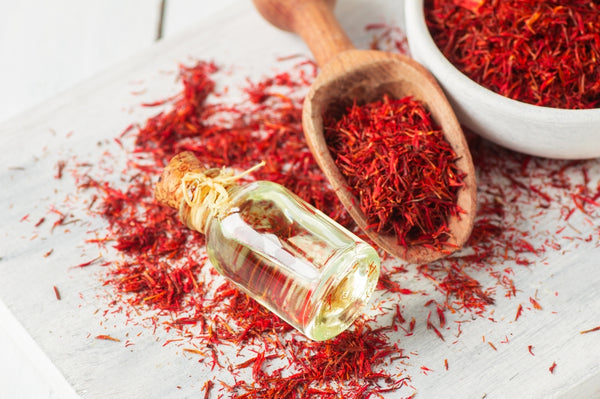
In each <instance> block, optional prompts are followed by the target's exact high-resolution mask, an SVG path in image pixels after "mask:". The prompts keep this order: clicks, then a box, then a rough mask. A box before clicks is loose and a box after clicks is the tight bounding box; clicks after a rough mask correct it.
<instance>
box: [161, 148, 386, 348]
mask: <svg viewBox="0 0 600 399" xmlns="http://www.w3.org/2000/svg"><path fill="white" fill-rule="evenodd" d="M201 170H202V168H201V166H200V165H199V163H198V160H197V159H196V158H195V156H194V155H193V154H191V153H189V152H185V153H181V154H179V155H177V156H176V157H174V158H173V159H172V160H171V162H170V163H169V165H168V166H167V168H166V169H165V171H164V172H163V175H162V176H161V179H160V180H159V182H158V184H157V186H156V192H155V195H156V198H157V199H158V200H159V201H160V202H162V203H164V204H166V205H170V206H173V207H176V208H178V209H179V215H180V217H181V220H182V222H183V223H185V224H186V225H187V226H188V227H190V228H192V229H195V230H198V231H200V232H201V233H204V234H205V237H206V249H207V252H208V256H209V259H210V261H211V263H212V265H213V266H214V267H215V268H216V269H217V271H218V272H219V273H221V274H222V275H223V276H225V277H226V278H228V279H229V280H230V281H232V282H233V283H234V284H235V285H236V286H237V287H238V288H239V289H241V290H242V291H244V292H245V293H247V294H248V295H250V296H251V297H252V298H254V299H255V300H257V301H258V302H259V303H261V304H262V305H263V306H265V307H267V308H268V309H269V310H271V311H272V312H274V313H275V314H277V315H278V316H279V317H281V318H282V319H283V320H285V321H286V322H288V323H289V324H291V325H292V326H294V327H295V328H296V329H297V330H299V331H300V332H302V333H303V334H304V335H306V336H307V337H308V338H311V339H313V340H317V341H322V340H327V339H330V338H333V337H335V336H336V335H338V334H339V333H341V332H342V331H344V330H345V329H346V328H348V326H350V325H351V324H352V322H353V321H354V320H355V319H356V318H357V317H358V316H359V315H360V313H361V310H362V309H363V307H364V306H365V305H366V303H367V302H368V300H369V297H370V296H371V294H372V293H373V291H374V289H375V286H376V284H377V280H378V278H379V268H380V259H379V256H378V255H377V252H376V251H375V250H374V249H373V248H372V247H371V246H370V245H368V244H367V243H365V242H364V241H363V240H361V239H360V238H359V237H357V236H355V235H354V234H352V233H351V232H349V231H348V230H346V229H345V228H344V227H342V226H340V225H339V224H338V223H337V222H335V221H333V220H332V219H331V218H329V217H328V216H326V215H325V214H323V213H322V212H321V211H319V210H317V209H316V208H314V207H313V206H311V205H309V204H307V203H306V202H305V201H303V200H302V199H300V198H299V197H297V196H296V195H295V194H293V193H292V192H290V191H289V190H287V189H286V188H285V187H283V186H281V185H279V184H276V183H273V182H268V181H254V182H250V183H246V184H242V185H238V184H237V183H231V180H232V179H229V180H228V181H229V183H227V184H224V185H223V186H222V187H224V188H225V191H226V192H227V194H226V195H225V196H226V197H227V198H226V201H224V202H223V203H222V204H220V205H219V206H213V205H214V204H213V205H210V206H209V205H207V204H206V203H205V204H204V206H197V205H196V204H197V203H198V202H199V201H202V199H205V197H206V196H208V195H212V196H214V197H215V198H216V197H219V196H221V195H216V194H215V193H216V189H215V188H214V186H211V184H213V183H207V186H211V187H210V188H207V186H203V188H202V189H200V188H199V186H198V180H196V179H195V178H191V179H190V178H189V176H193V175H194V174H195V173H196V172H198V171H201ZM215 173H219V171H215V170H211V171H206V172H204V173H203V174H202V175H201V176H207V175H211V174H212V175H214V174H215ZM233 178H234V179H235V178H237V177H233ZM182 179H183V180H182ZM208 179H209V180H210V176H208ZM217 180H218V178H217ZM186 182H187V183H186ZM198 194H200V195H198ZM199 196H201V197H203V198H199ZM192 197H195V198H194V199H195V202H194V203H191V201H190V198H192ZM221 197H222V196H221ZM213 199H214V198H213ZM221 199H222V198H221ZM209 202H210V203H214V201H212V200H211V201H209Z"/></svg>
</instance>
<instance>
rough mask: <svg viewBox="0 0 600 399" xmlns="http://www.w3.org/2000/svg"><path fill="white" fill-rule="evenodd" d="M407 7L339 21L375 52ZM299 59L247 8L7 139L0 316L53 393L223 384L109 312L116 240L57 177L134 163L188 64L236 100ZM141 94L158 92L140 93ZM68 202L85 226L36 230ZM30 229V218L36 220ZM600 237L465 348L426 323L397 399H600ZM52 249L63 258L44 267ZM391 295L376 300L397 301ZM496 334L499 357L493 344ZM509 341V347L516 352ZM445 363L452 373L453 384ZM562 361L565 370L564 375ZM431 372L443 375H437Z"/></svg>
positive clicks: (152, 54) (47, 107)
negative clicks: (413, 398)
mask: <svg viewBox="0 0 600 399" xmlns="http://www.w3.org/2000/svg"><path fill="white" fill-rule="evenodd" d="M402 7H403V4H402V2H398V1H391V0H380V1H375V2H374V1H367V0H344V1H340V2H339V4H338V8H337V12H338V14H339V16H340V19H341V20H342V24H343V25H344V26H345V27H346V28H347V29H348V31H349V34H350V36H351V37H352V39H353V40H354V41H355V42H356V43H357V44H358V45H359V47H365V46H366V45H367V44H368V43H369V41H370V39H371V34H370V33H368V32H365V31H364V29H363V28H364V26H365V25H366V24H368V23H372V22H389V23H396V24H401V22H402ZM296 53H305V54H306V53H307V50H306V47H305V46H304V45H303V44H302V42H301V41H300V40H299V39H298V38H297V37H295V36H293V35H290V34H285V33H282V32H279V31H277V30H275V29H274V28H272V27H271V26H269V25H267V24H266V23H265V22H264V21H263V20H262V19H261V18H260V17H259V16H258V15H257V14H256V13H255V12H254V10H253V9H252V8H251V4H250V2H239V3H236V4H235V7H232V8H229V9H227V11H226V12H223V13H221V14H219V15H218V16H217V17H215V18H212V19H211V20H209V21H206V22H205V23H204V24H202V25H201V26H198V27H197V28H196V29H194V30H192V31H188V32H186V33H185V34H184V35H182V36H179V37H175V38H172V39H168V40H165V41H164V42H162V43H159V44H157V45H155V46H153V47H152V48H151V49H149V50H148V51H146V52H144V53H142V54H139V55H138V56H135V57H133V58H130V59H128V60H127V61H126V62H124V63H122V64H120V65H118V66H116V67H115V68H113V69H110V70H108V71H106V72H104V73H102V74H100V75H98V76H96V77H95V78H94V79H92V80H90V81H87V82H85V83H83V84H81V85H79V86H77V87H76V88H74V89H72V90H70V91H69V92H67V93H65V94H63V95H61V96H58V97H56V98H54V99H53V100H51V101H49V102H47V103H45V104H44V105H43V106H41V107H38V108H36V109H34V110H32V111H28V112H26V113H24V114H21V115H19V116H18V117H16V118H15V119H12V120H10V121H8V122H6V123H4V124H3V125H2V126H0V144H1V148H2V158H1V159H0V186H1V187H2V191H0V200H1V203H2V209H1V210H0V223H1V224H0V225H1V226H2V227H1V229H0V257H1V259H0V282H2V284H0V300H1V302H2V303H3V304H4V306H3V307H0V311H2V312H4V313H5V314H6V313H10V314H11V315H12V316H14V318H13V317H10V316H5V317H3V320H9V321H10V320H12V322H11V324H7V325H5V326H2V327H3V328H4V329H6V330H8V331H9V332H10V334H11V335H12V336H13V337H23V333H24V332H26V333H27V334H28V336H29V338H31V339H29V338H17V339H16V341H17V344H18V345H20V347H21V348H20V349H19V350H20V351H21V352H22V353H24V356H28V357H30V358H32V359H34V360H36V361H38V364H39V365H40V369H39V374H40V375H41V377H40V378H45V379H47V380H48V381H50V385H49V386H50V388H48V389H49V391H48V396H49V397H65V396H67V395H69V392H70V393H71V394H73V395H79V396H81V397H83V398H107V397H110V398H130V397H144V398H167V397H194V396H198V395H199V392H200V390H201V388H202V386H203V383H204V381H205V380H206V379H207V378H210V377H211V376H212V374H211V373H210V370H208V369H207V368H206V366H204V365H202V364H200V363H198V362H197V360H196V359H195V358H194V357H192V356H189V355H187V354H185V353H184V352H183V351H182V350H181V348H179V347H176V346H168V345H167V346H163V343H164V341H165V340H166V339H168V338H169V335H168V333H166V332H161V331H158V332H157V333H156V334H153V333H152V332H150V331H149V330H148V328H146V327H144V326H143V325H125V323H124V321H125V320H126V317H125V316H124V315H120V314H118V313H117V314H114V315H108V316H104V315H102V314H101V313H102V309H104V308H105V305H106V303H107V302H108V301H110V296H111V293H110V289H109V288H107V287H104V286H102V283H101V279H100V278H99V275H98V274H99V272H98V271H96V272H95V271H94V269H89V268H86V269H74V268H72V267H71V266H73V265H77V264H79V263H81V262H84V261H86V260H89V259H92V258H94V257H96V256H97V255H98V249H97V248H96V247H95V246H93V245H89V244H86V243H85V240H86V239H87V238H89V231H90V230H95V229H97V230H101V229H102V227H103V222H102V221H101V220H95V219H92V220H87V219H86V212H85V207H86V206H87V205H86V201H87V200H89V198H86V196H85V194H84V193H78V192H76V190H75V186H74V183H73V182H72V181H71V180H70V179H61V180H56V179H54V178H53V176H54V174H55V173H56V169H55V167H56V164H57V162H58V161H59V160H63V159H69V158H70V157H71V156H73V155H77V157H78V158H79V159H86V158H87V159H89V161H90V162H92V163H95V162H98V161H100V160H101V159H104V158H103V156H102V153H103V151H104V150H105V149H107V148H110V149H111V152H113V153H114V154H119V148H118V146H117V145H116V144H115V143H114V142H113V141H112V139H113V138H114V137H116V136H118V135H119V133H120V132H121V131H122V130H123V129H124V128H125V127H126V126H128V125H129V124H130V123H132V122H143V121H144V120H145V118H147V117H148V116H150V115H152V114H153V113H154V112H155V110H152V109H143V108H141V107H139V104H140V103H142V102H143V101H153V100H156V99H161V98H165V97H166V96H168V95H170V94H172V93H174V92H176V91H178V89H179V87H178V85H177V84H176V83H175V73H176V68H177V65H178V64H179V63H180V62H186V61H188V60H190V59H192V58H195V59H205V60H210V59H214V60H215V61H217V62H218V63H220V64H223V65H229V66H235V68H234V71H233V72H232V74H231V75H230V76H229V78H228V79H227V80H226V81H223V82H220V83H222V84H223V85H231V86H235V84H236V83H237V82H241V81H243V80H244V79H245V78H246V77H247V76H255V77H256V76H261V75H263V74H270V73H272V72H273V71H274V70H276V69H277V68H281V65H279V64H277V63H276V62H275V61H274V60H275V59H276V58H277V57H279V56H285V55H289V54H296ZM136 91H143V94H141V95H132V92H136ZM124 158H125V156H124V154H123V157H122V158H120V157H115V159H114V162H115V168H116V169H119V168H120V167H122V163H123V162H124V160H125V159H124ZM598 169H599V168H598V164H597V163H596V164H595V169H594V170H593V171H592V173H593V175H592V178H593V179H598V178H599V176H600V172H599V171H598ZM65 198H69V201H70V204H71V206H72V211H73V213H74V215H75V216H76V218H77V217H79V218H81V221H80V222H78V223H74V224H71V225H68V226H61V227H59V228H57V229H55V230H54V231H53V232H50V231H49V230H48V228H47V226H46V225H42V226H40V228H35V227H34V226H33V224H34V223H35V222H36V221H37V220H38V219H39V218H40V217H42V216H46V215H47V214H48V210H49V207H50V206H51V205H52V204H56V203H64V201H65ZM25 215H29V216H28V218H27V219H26V220H24V221H23V220H22V219H23V218H24V216H25ZM523 223H526V221H525V222H523ZM556 223H557V222H556V220H555V219H548V220H543V221H541V222H540V223H539V224H538V225H536V227H535V228H536V229H539V230H543V229H544V228H548V229H552V230H555V229H556ZM598 223H599V222H598V220H592V222H591V223H589V224H587V225H585V224H582V225H583V226H584V227H583V229H584V230H585V229H588V230H589V233H590V234H593V235H594V237H595V241H594V242H591V243H587V244H586V243H569V242H564V243H562V244H563V245H564V247H563V249H564V251H563V252H564V255H563V254H562V253H561V252H553V253H551V254H549V255H548V256H547V257H541V258H540V259H539V262H537V263H536V264H534V265H532V266H530V267H529V268H523V269H517V268H515V271H516V275H515V277H514V278H515V281H517V282H518V288H519V289H520V290H522V291H520V292H519V293H518V294H517V297H515V298H512V299H503V298H502V297H501V296H500V297H499V298H497V303H496V305H495V312H494V315H493V319H494V320H493V321H492V320H489V319H488V318H474V319H473V320H472V321H471V322H469V323H467V324H468V326H465V327H464V328H463V331H462V333H461V335H460V337H459V338H458V339H456V342H454V341H455V340H454V339H450V338H448V339H446V341H444V342H442V341H441V340H439V339H438V338H437V337H436V336H435V335H434V334H432V333H431V332H430V331H426V329H425V326H424V325H423V324H422V323H421V324H420V325H418V327H417V329H416V330H415V334H414V335H412V336H410V337H404V336H402V335H399V336H398V342H399V346H400V347H402V348H404V349H405V350H407V351H412V352H414V353H412V352H411V356H410V358H409V361H408V362H407V364H406V365H405V366H404V368H403V369H402V370H401V371H402V372H406V373H407V375H410V377H411V383H410V387H407V388H406V389H405V390H403V391H401V392H400V393H398V394H393V395H391V396H390V397H398V395H403V396H408V395H411V394H412V393H413V392H414V391H415V390H416V392H417V394H418V397H424V398H440V397H457V398H481V397H487V398H504V397H528V398H529V397H531V398H549V397H555V398H563V397H564V398H569V397H599V396H600V345H598V344H599V343H600V335H599V334H598V333H590V334H586V335H581V334H579V331H581V330H584V329H586V328H590V327H594V326H597V325H600V299H599V297H598V295H597V292H598V287H599V286H600V285H599V284H600V273H598V271H597V266H598V263H599V262H600V248H599V247H598V245H597V241H598ZM580 228H581V227H580ZM585 232H586V231H583V232H582V235H584V234H585ZM50 249H53V253H52V255H51V256H48V257H44V254H45V253H46V252H47V251H49V250H50ZM115 256H116V255H115ZM403 284H404V285H409V286H410V284H411V282H408V281H403ZM414 284H415V289H416V287H417V286H418V288H419V289H423V287H424V286H426V283H424V282H423V281H415V282H414ZM54 285H56V286H57V287H59V288H60V291H61V294H62V300H60V301H58V300H56V298H55V296H54V292H53V289H52V287H53V286H54ZM429 289H430V290H432V289H433V288H432V287H429ZM535 293H537V295H538V296H539V299H540V302H541V303H542V304H543V310H542V311H538V312H527V314H526V315H524V316H523V317H522V318H521V319H519V321H518V322H517V323H515V322H513V320H514V317H515V309H516V305H517V304H518V303H525V302H526V301H527V299H528V298H529V297H530V296H534V295H535ZM378 295H379V297H377V295H376V298H375V300H381V297H380V296H381V295H384V294H383V293H379V294H378ZM404 305H405V311H407V312H409V313H410V314H411V315H412V316H414V317H415V318H416V319H417V320H421V321H422V320H424V317H425V316H426V314H427V313H426V312H427V309H424V308H423V306H422V303H421V302H416V301H413V300H412V299H409V300H408V302H407V303H406V304H404ZM452 332H454V330H449V332H446V331H445V333H446V334H447V335H449V334H451V333H452ZM98 334H109V335H112V336H119V337H127V339H128V340H130V341H132V342H133V343H134V345H131V346H125V345H124V343H125V340H122V342H120V343H115V342H112V341H102V340H95V339H94V338H93V337H94V336H96V335H98ZM483 336H485V337H486V340H487V341H490V342H494V343H495V345H496V347H497V349H498V350H497V351H494V350H492V349H491V348H490V346H489V345H488V344H487V342H482V337H483ZM505 337H507V338H508V341H509V342H508V343H507V344H500V343H499V342H500V341H502V340H504V339H505ZM528 345H533V346H534V347H535V356H531V355H530V354H529V353H528V351H527V347H528ZM232 356H233V355H232ZM40 359H42V360H40ZM444 359H448V361H449V364H450V367H449V370H448V371H446V370H445V369H444V367H443V361H444ZM553 362H556V363H557V368H556V370H555V372H554V373H550V372H549V371H548V367H549V366H550V365H551V364H552V363H553ZM422 366H425V367H427V368H429V369H432V371H429V372H424V371H423V369H421V367H422ZM222 378H225V379H226V378H227V376H222ZM70 390H72V391H70ZM215 393H216V392H215Z"/></svg>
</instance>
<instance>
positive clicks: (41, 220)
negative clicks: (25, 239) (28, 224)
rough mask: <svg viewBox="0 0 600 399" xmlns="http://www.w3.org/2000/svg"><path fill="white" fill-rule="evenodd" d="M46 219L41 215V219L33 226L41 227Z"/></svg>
mask: <svg viewBox="0 0 600 399" xmlns="http://www.w3.org/2000/svg"><path fill="white" fill-rule="evenodd" d="M45 220H46V218H45V217H41V218H40V220H38V221H37V223H36V224H34V225H33V227H39V226H40V225H41V224H42V223H44V221H45Z"/></svg>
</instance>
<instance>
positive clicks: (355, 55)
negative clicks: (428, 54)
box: [253, 0, 476, 263]
mask: <svg viewBox="0 0 600 399" xmlns="http://www.w3.org/2000/svg"><path fill="white" fill-rule="evenodd" d="M253 1H254V4H255V6H256V8H257V9H258V11H259V12H260V13H261V14H262V15H263V17H264V18H265V19H267V20H268V21H269V22H271V23H272V24H273V25H275V26H276V27H278V28H280V29H284V30H288V31H293V32H296V33H298V34H299V35H300V36H301V37H302V38H303V39H304V41H305V42H306V43H307V45H308V46H309V48H310V49H311V51H312V53H313V55H314V56H315V59H316V61H317V64H318V65H319V66H320V67H321V70H320V72H319V75H318V76H317V78H316V80H315V81H314V82H313V84H312V85H311V88H310V90H309V92H308V94H307V97H306V98H305V100H304V108H303V114H302V124H303V129H304V134H305V137H306V140H307V142H308V145H309V148H310V150H311V152H312V153H313V155H314V157H315V159H316V161H317V163H318V164H319V166H320V168H321V169H322V171H323V173H324V174H325V176H326V177H327V179H328V181H329V182H330V184H331V186H332V187H333V189H334V191H335V193H336V194H337V196H338V197H339V199H340V202H341V203H342V204H343V205H344V207H345V208H346V209H347V210H348V212H349V214H350V216H351V217H352V218H353V219H354V220H355V222H356V223H357V225H358V227H359V228H360V229H361V230H363V231H364V232H365V234H367V236H368V237H369V238H370V239H371V240H372V241H373V242H375V243H376V244H377V245H378V246H379V247H381V248H382V249H383V250H385V251H386V252H388V253H389V254H391V255H393V256H396V257H399V258H402V259H404V260H406V261H408V262H411V263H427V262H431V261H433V260H436V259H439V258H442V257H444V256H447V255H449V254H450V253H452V252H453V251H455V250H456V249H459V248H460V247H462V246H463V245H464V243H465V242H466V240H467V239H468V237H469V236H470V234H471V230H472V228H473V218H474V215H475V208H476V179H475V171H474V167H473V161H472V159H471V154H470V152H469V148H468V146H467V143H466V140H465V137H464V135H463V132H462V129H461V127H460V124H459V123H458V120H457V119H456V116H455V114H454V111H453V110H452V108H451V106H450V104H449V103H448V101H447V100H446V97H445V96H444V93H443V91H442V89H441V88H440V87H439V85H438V84H437V82H436V80H435V78H434V77H433V76H432V75H431V74H430V73H429V72H428V71H427V70H426V69H425V68H423V67H422V66H421V65H420V64H418V63H417V62H415V61H413V60H411V59H410V58H408V57H406V56H403V55H400V54H390V53H385V52H380V51H371V50H357V49H355V48H354V46H353V45H352V43H351V41H350V39H349V38H348V37H347V35H346V34H345V32H344V31H343V29H342V28H341V26H340V25H339V23H338V21H337V20H336V19H335V16H334V15H333V11H332V9H333V3H334V2H333V1H322V0H303V1H295V0H253ZM384 94H387V95H389V96H391V97H393V98H403V97H407V96H412V97H413V99H415V100H419V101H421V102H422V103H423V104H425V105H426V108H427V109H428V110H429V111H430V112H431V115H432V117H433V119H434V120H435V122H436V123H437V124H438V125H439V126H440V127H441V129H442V131H443V133H444V136H445V139H446V141H448V143H449V144H450V145H451V146H452V149H453V150H454V152H455V153H456V154H457V156H458V158H459V159H458V161H457V163H456V165H457V167H458V169H460V170H461V171H462V172H463V173H465V178H464V187H462V188H461V189H460V191H459V193H458V199H457V205H458V206H459V207H460V208H461V209H462V210H463V211H464V213H463V214H461V216H460V217H451V218H450V220H448V227H449V229H450V233H451V238H450V239H449V240H448V242H447V245H445V246H444V247H443V248H433V247H431V246H426V245H416V246H409V247H405V246H402V245H400V244H399V243H398V241H397V238H396V236H395V235H391V234H378V233H377V232H375V231H374V230H371V229H369V228H368V224H367V219H366V216H365V214H364V212H362V210H361V209H360V207H359V205H358V204H359V201H358V199H357V198H356V197H355V196H354V194H353V193H352V191H351V190H350V189H349V187H348V185H347V183H346V180H345V178H344V176H343V175H342V174H341V172H340V171H339V169H338V168H337V166H336V164H335V162H334V160H333V157H332V155H331V153H330V152H329V149H328V147H327V143H326V141H325V137H324V132H323V115H327V114H329V113H330V112H333V111H334V110H338V111H339V110H341V109H345V107H346V106H347V105H351V104H352V103H353V102H354V101H356V102H357V103H368V102H372V101H375V100H378V99H381V98H382V97H383V95H384ZM399 134H402V133H401V132H399Z"/></svg>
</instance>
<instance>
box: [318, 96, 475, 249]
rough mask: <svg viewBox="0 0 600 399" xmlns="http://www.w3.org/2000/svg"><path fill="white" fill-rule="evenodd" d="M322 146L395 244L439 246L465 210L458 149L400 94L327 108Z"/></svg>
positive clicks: (376, 227) (376, 226) (371, 225)
mask: <svg viewBox="0 0 600 399" xmlns="http://www.w3.org/2000/svg"><path fill="white" fill-rule="evenodd" d="M323 126H324V133H325V139H326V141H327V146H328V148H329V150H330V152H331V155H332V157H333V159H334V161H335V163H336V165H337V166H338V168H339V170H340V172H341V173H342V175H343V176H344V177H345V178H346V182H347V184H348V186H349V187H350V188H351V190H352V192H353V194H354V196H355V197H356V198H357V199H358V203H359V206H360V209H361V210H362V211H363V213H364V214H365V217H366V220H367V224H368V229H370V230H373V231H375V232H377V233H383V234H390V235H395V236H396V238H397V241H398V243H399V244H401V245H403V246H405V247H409V246H414V245H426V246H428V247H432V248H443V247H445V246H447V245H449V244H448V240H449V239H450V232H449V228H448V220H449V218H450V217H454V216H458V215H459V214H460V213H461V212H462V210H461V209H460V208H459V207H458V205H457V203H456V202H457V197H458V190H459V189H460V188H461V187H463V186H464V183H463V178H464V175H463V173H462V172H461V171H460V170H459V169H458V168H457V167H456V164H455V162H456V159H457V156H456V154H455V152H454V151H453V150H452V147H451V146H450V144H449V143H448V142H447V141H446V140H445V138H444V135H443V132H442V131H441V130H440V128H439V127H437V125H436V124H435V123H434V121H433V119H432V117H431V115H430V113H429V112H428V111H427V110H426V109H425V107H424V106H423V104H422V103H420V102H418V101H416V100H414V99H412V98H410V97H405V98H402V99H393V98H390V97H389V96H387V95H384V97H383V99H382V100H378V101H374V102H372V103H368V104H364V105H359V104H356V103H354V104H353V105H352V106H350V107H348V108H346V109H345V111H343V113H341V114H340V115H337V114H335V113H334V112H330V113H328V114H327V115H324V122H323Z"/></svg>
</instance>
